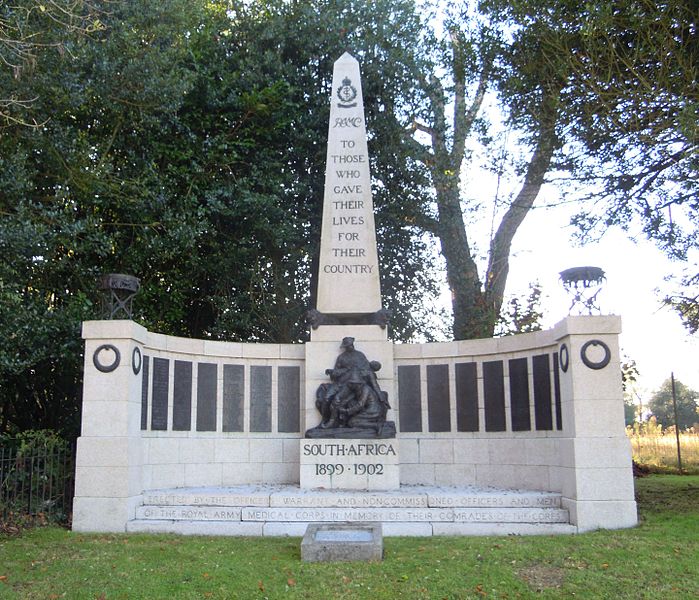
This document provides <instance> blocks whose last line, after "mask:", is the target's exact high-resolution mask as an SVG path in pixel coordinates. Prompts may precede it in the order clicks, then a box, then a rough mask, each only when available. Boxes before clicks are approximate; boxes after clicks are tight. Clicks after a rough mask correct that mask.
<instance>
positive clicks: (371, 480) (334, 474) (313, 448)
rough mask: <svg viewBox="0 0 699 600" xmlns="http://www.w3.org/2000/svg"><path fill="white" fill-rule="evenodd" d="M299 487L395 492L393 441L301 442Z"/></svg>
mask: <svg viewBox="0 0 699 600" xmlns="http://www.w3.org/2000/svg"><path fill="white" fill-rule="evenodd" d="M300 460H301V473H300V474H301V488H302V489H318V488H323V489H327V490H337V489H343V490H397V489H398V488H400V460H399V453H398V442H397V440H395V439H378V440H368V439H351V440H339V439H315V440H301V448H300Z"/></svg>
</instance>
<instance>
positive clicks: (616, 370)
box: [554, 315, 638, 532]
mask: <svg viewBox="0 0 699 600" xmlns="http://www.w3.org/2000/svg"><path fill="white" fill-rule="evenodd" d="M554 333H555V337H556V340H557V344H558V359H559V367H560V386H561V407H562V416H563V439H561V446H560V447H561V456H560V472H561V488H562V492H563V502H564V505H565V507H566V508H568V510H569V512H570V519H571V523H573V524H574V525H576V526H577V527H578V531H580V532H583V531H590V530H594V529H620V528H625V527H633V526H635V525H636V524H637V523H638V516H637V509H636V502H635V499H634V484H633V470H632V465H631V445H630V442H629V440H628V438H627V437H626V433H625V428H624V401H623V394H622V386H621V370H620V364H621V361H620V358H619V341H618V337H619V333H621V319H620V317H618V316H615V315H609V316H580V317H567V318H566V319H564V320H563V321H561V322H559V323H558V324H557V325H556V326H555V327H554Z"/></svg>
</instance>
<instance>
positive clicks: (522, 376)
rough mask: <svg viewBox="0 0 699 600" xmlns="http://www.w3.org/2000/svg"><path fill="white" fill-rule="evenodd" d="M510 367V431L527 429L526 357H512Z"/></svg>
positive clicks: (528, 418) (527, 371)
mask: <svg viewBox="0 0 699 600" xmlns="http://www.w3.org/2000/svg"><path fill="white" fill-rule="evenodd" d="M509 367H510V415H511V417H512V431H529V430H530V429H531V428H532V420H531V417H530V416H529V376H528V375H529V369H528V367H527V359H526V358H513V359H512V360H510V361H509Z"/></svg>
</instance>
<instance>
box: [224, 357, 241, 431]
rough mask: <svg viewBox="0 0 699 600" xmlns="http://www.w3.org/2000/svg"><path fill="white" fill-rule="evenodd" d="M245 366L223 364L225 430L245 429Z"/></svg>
mask: <svg viewBox="0 0 699 600" xmlns="http://www.w3.org/2000/svg"><path fill="white" fill-rule="evenodd" d="M244 397H245V367H244V366H243V365H223V431H243V406H244V404H243V401H244Z"/></svg>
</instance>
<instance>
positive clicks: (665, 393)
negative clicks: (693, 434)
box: [648, 379, 699, 429]
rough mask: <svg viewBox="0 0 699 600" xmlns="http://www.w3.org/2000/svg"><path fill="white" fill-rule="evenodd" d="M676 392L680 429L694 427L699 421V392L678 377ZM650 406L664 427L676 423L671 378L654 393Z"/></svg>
mask: <svg viewBox="0 0 699 600" xmlns="http://www.w3.org/2000/svg"><path fill="white" fill-rule="evenodd" d="M675 394H676V398H677V424H678V425H679V427H680V429H687V428H688V427H692V426H693V425H694V424H695V423H697V422H699V412H698V410H699V409H698V408H697V402H699V393H698V392H696V391H695V390H693V389H691V388H688V387H687V386H686V385H684V384H683V383H682V382H681V381H678V380H677V379H676V380H675ZM648 408H649V409H650V410H651V412H652V413H653V416H655V418H656V419H657V421H658V423H660V424H661V425H662V426H663V427H664V428H667V427H670V426H671V425H675V414H674V408H673V404H672V380H671V379H666V380H665V381H664V382H663V383H662V385H661V386H660V388H659V389H658V390H657V391H656V392H655V393H654V394H653V396H652V397H651V399H650V401H649V402H648Z"/></svg>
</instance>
